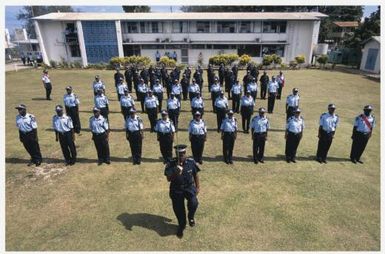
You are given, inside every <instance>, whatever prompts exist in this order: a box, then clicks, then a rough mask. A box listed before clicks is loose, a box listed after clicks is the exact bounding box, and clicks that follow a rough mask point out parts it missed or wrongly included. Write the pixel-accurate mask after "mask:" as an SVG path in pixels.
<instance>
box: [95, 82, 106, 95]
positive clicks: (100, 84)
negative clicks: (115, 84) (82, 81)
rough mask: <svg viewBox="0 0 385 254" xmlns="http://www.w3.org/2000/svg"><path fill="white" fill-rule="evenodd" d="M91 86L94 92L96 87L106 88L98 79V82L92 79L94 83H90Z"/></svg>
mask: <svg viewBox="0 0 385 254" xmlns="http://www.w3.org/2000/svg"><path fill="white" fill-rule="evenodd" d="M92 88H93V89H94V92H95V93H96V91H97V90H98V89H106V86H105V85H104V83H103V81H101V80H99V82H96V81H95V80H94V83H92Z"/></svg>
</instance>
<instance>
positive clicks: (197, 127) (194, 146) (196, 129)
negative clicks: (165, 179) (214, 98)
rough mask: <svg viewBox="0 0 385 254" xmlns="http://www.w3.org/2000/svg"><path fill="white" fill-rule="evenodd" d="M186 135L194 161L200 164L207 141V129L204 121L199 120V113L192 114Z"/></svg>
mask: <svg viewBox="0 0 385 254" xmlns="http://www.w3.org/2000/svg"><path fill="white" fill-rule="evenodd" d="M188 133H189V140H190V142H191V150H192V154H193V157H194V160H195V162H197V163H199V164H202V163H203V162H202V154H203V149H204V146H205V142H206V139H207V127H206V123H205V121H204V120H203V119H201V113H200V112H199V111H197V112H195V113H194V119H193V120H191V121H190V124H189V127H188Z"/></svg>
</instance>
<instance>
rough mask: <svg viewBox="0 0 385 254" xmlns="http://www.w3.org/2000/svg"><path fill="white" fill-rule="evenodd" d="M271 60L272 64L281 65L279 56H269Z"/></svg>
mask: <svg viewBox="0 0 385 254" xmlns="http://www.w3.org/2000/svg"><path fill="white" fill-rule="evenodd" d="M271 57H272V58H273V63H274V64H281V63H282V58H281V57H280V56H279V55H276V54H273V55H271Z"/></svg>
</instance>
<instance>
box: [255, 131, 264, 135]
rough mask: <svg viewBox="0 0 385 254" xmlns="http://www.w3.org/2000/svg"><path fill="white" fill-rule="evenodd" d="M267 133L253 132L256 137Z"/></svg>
mask: <svg viewBox="0 0 385 254" xmlns="http://www.w3.org/2000/svg"><path fill="white" fill-rule="evenodd" d="M266 133H267V132H254V134H257V135H264V134H266Z"/></svg>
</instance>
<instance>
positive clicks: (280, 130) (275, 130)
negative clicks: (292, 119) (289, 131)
mask: <svg viewBox="0 0 385 254" xmlns="http://www.w3.org/2000/svg"><path fill="white" fill-rule="evenodd" d="M269 131H271V132H285V131H286V130H285V129H269Z"/></svg>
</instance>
